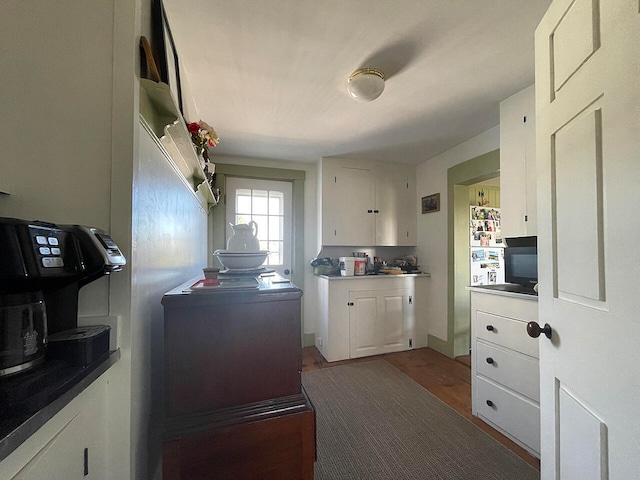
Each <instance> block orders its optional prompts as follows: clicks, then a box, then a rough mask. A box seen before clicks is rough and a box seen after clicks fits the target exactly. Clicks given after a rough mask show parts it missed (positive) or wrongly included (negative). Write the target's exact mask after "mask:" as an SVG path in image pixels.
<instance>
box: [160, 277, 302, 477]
mask: <svg viewBox="0 0 640 480" xmlns="http://www.w3.org/2000/svg"><path fill="white" fill-rule="evenodd" d="M197 280H198V279H193V280H190V281H189V282H187V283H185V284H184V285H181V286H179V287H177V288H175V289H174V290H172V291H170V292H168V293H166V294H165V295H164V297H163V299H162V304H163V306H164V348H165V352H164V385H165V388H164V391H165V413H164V419H165V425H164V432H165V433H164V439H163V454H162V464H163V465H162V466H163V479H164V480H178V479H181V480H199V479H214V478H215V479H219V480H225V479H278V480H285V479H291V480H294V479H295V480H298V479H312V478H313V464H314V461H315V413H314V410H313V406H312V405H311V403H310V401H309V399H308V397H307V395H306V393H305V392H304V389H303V388H302V384H301V378H300V375H301V374H300V371H301V297H302V291H301V290H300V289H299V288H297V287H295V286H294V285H292V284H291V283H278V282H279V281H280V278H279V277H277V276H272V277H265V278H259V279H258V288H245V289H234V288H228V289H227V288H224V289H223V288H218V289H214V288H212V289H206V290H204V291H196V292H193V291H191V290H190V288H189V287H190V286H191V285H192V284H194V283H195V282H196V281H197Z"/></svg>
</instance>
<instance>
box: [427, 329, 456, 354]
mask: <svg viewBox="0 0 640 480" xmlns="http://www.w3.org/2000/svg"><path fill="white" fill-rule="evenodd" d="M427 344H428V346H429V348H432V349H433V350H435V351H436V352H439V353H442V354H443V355H446V356H447V357H449V358H453V357H454V355H453V344H451V343H449V342H447V341H446V340H442V339H441V338H438V337H434V336H433V335H430V334H427Z"/></svg>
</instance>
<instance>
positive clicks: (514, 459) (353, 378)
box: [302, 360, 540, 480]
mask: <svg viewBox="0 0 640 480" xmlns="http://www.w3.org/2000/svg"><path fill="white" fill-rule="evenodd" d="M302 381H303V384H304V386H305V388H306V390H307V393H308V394H309V397H310V398H311V401H312V403H313V404H314V406H315V408H316V422H317V432H316V437H317V448H318V450H317V452H318V460H317V461H316V464H315V479H316V480H340V479H362V480H377V479H380V480H382V479H384V480H390V479H398V480H401V479H402V480H405V479H407V480H409V479H416V480H417V479H420V480H423V479H464V480H468V479H482V480H490V479H504V480H521V479H522V480H528V479H539V478H540V474H539V472H538V471H537V470H536V469H534V468H533V467H531V466H530V465H529V464H527V463H526V462H524V461H523V460H522V459H520V458H519V457H518V456H516V455H514V454H513V453H512V452H511V451H509V450H508V449H507V448H506V447H504V446H502V445H501V444H500V443H498V442H496V441H495V440H493V439H492V438H491V437H489V436H488V435H487V434H485V433H484V432H483V431H482V430H480V429H479V428H478V427H476V426H475V425H474V424H473V423H471V422H469V421H468V420H467V419H465V418H464V417H463V416H461V415H459V414H458V413H457V412H456V411H454V410H453V409H451V408H450V407H448V406H447V405H445V404H444V403H443V402H441V401H440V400H439V399H438V398H436V397H435V396H434V395H432V394H431V393H430V392H428V391H427V390H426V389H424V388H423V387H422V386H421V385H419V384H418V383H416V382H414V381H413V380H411V379H410V378H409V377H407V376H406V375H405V374H403V373H402V372H400V371H399V370H398V369H396V368H395V367H393V366H392V365H390V364H389V363H387V362H385V361H384V360H373V361H371V362H365V363H358V364H353V365H343V366H338V367H331V368H326V369H321V370H314V371H311V372H304V373H303V375H302Z"/></svg>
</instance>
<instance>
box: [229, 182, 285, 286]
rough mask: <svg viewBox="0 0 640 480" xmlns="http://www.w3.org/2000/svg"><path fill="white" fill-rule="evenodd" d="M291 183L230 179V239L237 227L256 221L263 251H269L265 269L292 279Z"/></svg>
mask: <svg viewBox="0 0 640 480" xmlns="http://www.w3.org/2000/svg"><path fill="white" fill-rule="evenodd" d="M291 187H292V185H291V182H280V181H275V180H258V179H252V178H239V177H227V179H226V196H227V207H226V208H227V212H226V213H227V236H226V238H229V237H230V236H231V235H232V234H233V232H232V230H231V226H230V225H229V224H228V223H229V222H231V223H233V224H234V225H235V224H238V223H247V224H248V223H249V222H250V221H252V220H253V221H254V222H256V224H257V225H258V240H260V250H268V251H269V256H268V257H267V260H266V262H265V263H264V266H265V267H267V268H272V269H274V270H275V271H276V272H277V273H278V274H279V275H281V276H283V277H286V278H289V276H290V274H291V249H292V243H293V242H292V239H293V236H292V227H291V224H292V218H291V217H292V206H291V205H292V198H291V190H292V189H291Z"/></svg>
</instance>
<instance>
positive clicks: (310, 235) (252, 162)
mask: <svg viewBox="0 0 640 480" xmlns="http://www.w3.org/2000/svg"><path fill="white" fill-rule="evenodd" d="M203 120H204V121H205V122H208V120H206V119H203ZM214 127H215V125H214ZM218 133H219V134H221V139H220V141H221V142H224V137H223V136H222V135H223V133H222V132H221V131H218ZM209 155H210V156H211V160H212V161H213V162H214V163H216V162H218V163H227V164H232V165H248V166H252V167H265V168H283V169H289V170H303V171H304V172H305V180H304V265H303V268H304V295H303V296H302V309H303V319H304V325H303V333H314V332H315V325H316V319H317V313H318V307H317V295H316V284H315V277H314V275H313V269H312V268H311V265H310V262H311V259H312V258H314V257H315V256H316V255H317V254H318V225H317V213H318V211H317V206H316V205H317V203H318V198H317V196H318V194H317V175H318V173H317V162H291V161H286V160H272V159H261V158H247V157H231V156H223V155H216V151H215V148H214V149H211V150H209ZM214 208H224V207H223V206H222V205H220V206H218V207H214Z"/></svg>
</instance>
